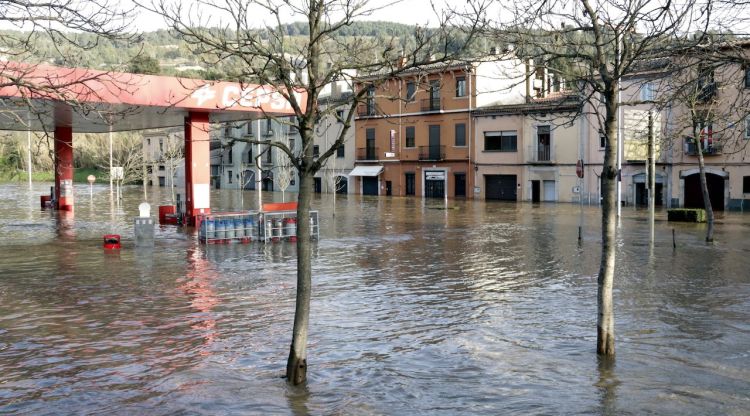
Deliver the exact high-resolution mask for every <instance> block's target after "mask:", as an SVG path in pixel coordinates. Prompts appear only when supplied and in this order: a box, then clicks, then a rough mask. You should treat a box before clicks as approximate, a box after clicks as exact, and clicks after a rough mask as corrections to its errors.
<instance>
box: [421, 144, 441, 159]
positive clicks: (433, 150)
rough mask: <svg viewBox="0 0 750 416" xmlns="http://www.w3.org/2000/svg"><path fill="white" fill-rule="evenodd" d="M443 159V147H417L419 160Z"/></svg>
mask: <svg viewBox="0 0 750 416" xmlns="http://www.w3.org/2000/svg"><path fill="white" fill-rule="evenodd" d="M443 159H445V146H442V145H439V146H419V160H443Z"/></svg>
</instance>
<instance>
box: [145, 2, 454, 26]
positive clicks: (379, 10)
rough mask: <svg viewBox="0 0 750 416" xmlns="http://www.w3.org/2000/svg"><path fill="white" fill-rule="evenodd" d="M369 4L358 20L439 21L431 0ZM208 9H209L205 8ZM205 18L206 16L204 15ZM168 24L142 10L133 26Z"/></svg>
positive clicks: (215, 16)
mask: <svg viewBox="0 0 750 416" xmlns="http://www.w3.org/2000/svg"><path fill="white" fill-rule="evenodd" d="M140 1H148V0H140ZM172 1H178V2H180V3H182V5H183V7H186V6H187V5H188V4H190V3H193V4H195V2H193V1H179V0H172ZM303 1H304V0H303ZM433 1H434V3H435V5H436V7H439V8H443V7H445V4H446V2H448V3H451V4H454V3H456V2H455V1H453V2H451V1H450V0H433ZM213 2H214V3H215V4H223V3H222V0H213ZM367 6H368V9H373V10H374V11H373V13H371V14H370V15H369V16H367V17H362V18H359V19H357V20H368V21H389V22H396V23H404V24H419V25H430V24H434V23H435V22H436V21H437V18H436V17H435V12H434V11H433V10H432V5H431V1H430V0H402V1H398V0H367ZM204 10H208V9H204ZM283 14H284V13H282V16H281V18H282V21H284V22H285V23H292V22H296V21H301V20H303V19H302V16H300V15H297V16H292V15H291V14H287V16H284V15H283ZM204 18H205V17H204ZM255 19H259V22H260V21H262V20H265V19H268V16H267V15H266V16H264V15H258V16H257V17H255ZM211 20H212V21H213V22H220V21H221V20H222V19H221V17H220V16H219V15H218V14H216V13H214V14H213V16H212V17H211ZM166 27H167V26H166V24H165V22H164V19H163V18H162V17H161V16H158V15H156V14H154V13H151V12H148V11H145V10H141V11H140V12H139V14H138V16H137V18H135V19H134V21H133V28H134V29H135V30H138V31H141V32H143V31H154V30H157V29H163V28H166Z"/></svg>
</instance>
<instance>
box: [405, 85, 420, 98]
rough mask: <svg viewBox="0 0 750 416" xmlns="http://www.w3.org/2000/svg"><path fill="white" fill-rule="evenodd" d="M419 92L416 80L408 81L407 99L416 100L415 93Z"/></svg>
mask: <svg viewBox="0 0 750 416" xmlns="http://www.w3.org/2000/svg"><path fill="white" fill-rule="evenodd" d="M416 93H417V88H416V86H415V85H414V81H409V82H407V83H406V101H414V95H416Z"/></svg>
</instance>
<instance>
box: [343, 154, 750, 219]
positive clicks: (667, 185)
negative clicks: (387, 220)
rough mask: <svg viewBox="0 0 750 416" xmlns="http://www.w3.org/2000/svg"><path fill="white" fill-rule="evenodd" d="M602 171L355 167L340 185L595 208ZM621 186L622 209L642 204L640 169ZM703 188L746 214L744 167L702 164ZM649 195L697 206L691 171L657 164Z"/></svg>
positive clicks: (631, 170) (696, 181)
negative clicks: (624, 206) (703, 168)
mask: <svg viewBox="0 0 750 416" xmlns="http://www.w3.org/2000/svg"><path fill="white" fill-rule="evenodd" d="M601 171H602V165H601V164H590V165H586V166H584V169H583V172H584V177H583V178H579V177H578V176H577V174H576V165H575V164H573V163H571V164H554V165H551V164H550V165H545V164H525V165H518V164H506V165H504V164H471V165H470V164H469V163H468V162H467V161H464V162H439V163H420V162H400V163H388V162H380V163H373V164H358V165H357V167H355V168H354V169H353V170H352V171H351V172H350V175H349V177H348V178H347V179H348V187H349V188H348V191H349V193H354V194H363V195H382V196H419V197H425V198H475V199H481V200H500V201H529V202H571V203H579V202H581V199H582V200H583V203H585V204H598V203H599V202H600V196H601V179H600V176H601ZM621 180H622V184H621V195H622V196H621V198H622V203H623V204H624V205H629V206H633V205H634V206H646V205H648V187H647V168H646V164H645V163H626V164H623V168H622V175H621ZM706 181H707V183H708V189H709V195H710V199H711V205H712V207H713V208H714V209H716V210H750V164H726V163H725V164H707V166H706ZM655 188H656V189H655V191H656V192H655V197H656V205H657V206H661V207H668V208H677V207H686V208H699V207H703V196H702V192H701V188H700V175H699V170H698V167H697V165H695V164H691V163H684V164H682V163H672V164H667V163H659V164H657V165H656V186H655Z"/></svg>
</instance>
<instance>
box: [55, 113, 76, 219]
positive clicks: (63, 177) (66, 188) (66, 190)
mask: <svg viewBox="0 0 750 416" xmlns="http://www.w3.org/2000/svg"><path fill="white" fill-rule="evenodd" d="M55 201H56V206H55V207H56V208H57V209H59V210H61V211H73V201H74V197H73V128H72V127H61V126H55Z"/></svg>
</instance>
